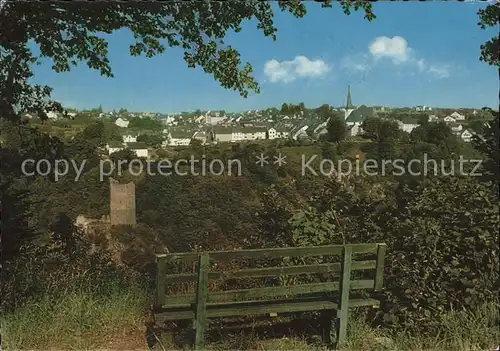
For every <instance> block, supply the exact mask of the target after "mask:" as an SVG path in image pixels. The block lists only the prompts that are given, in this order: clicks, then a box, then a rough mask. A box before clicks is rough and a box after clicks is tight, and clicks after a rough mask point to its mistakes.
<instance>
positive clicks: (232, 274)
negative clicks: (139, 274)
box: [167, 260, 377, 283]
mask: <svg viewBox="0 0 500 351" xmlns="http://www.w3.org/2000/svg"><path fill="white" fill-rule="evenodd" d="M376 265H377V261H375V260H367V261H353V262H352V270H365V269H375V268H376ZM340 268H341V267H340V263H322V264H315V265H299V266H289V267H269V268H251V269H240V270H233V271H226V272H209V273H208V279H211V280H217V279H219V280H222V279H235V278H263V277H277V276H280V275H300V274H326V273H340ZM196 279H198V277H197V275H196V274H194V273H182V274H167V281H168V282H169V283H173V282H176V283H178V282H194V281H196Z"/></svg>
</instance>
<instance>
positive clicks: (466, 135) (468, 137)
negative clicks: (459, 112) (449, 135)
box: [460, 129, 474, 143]
mask: <svg viewBox="0 0 500 351" xmlns="http://www.w3.org/2000/svg"><path fill="white" fill-rule="evenodd" d="M473 135H474V134H473V133H472V132H471V131H470V130H468V129H466V130H464V131H462V132H461V134H460V138H461V139H462V140H463V141H465V142H466V143H468V142H470V141H471V140H472V136H473Z"/></svg>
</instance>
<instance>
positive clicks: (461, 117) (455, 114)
mask: <svg viewBox="0 0 500 351" xmlns="http://www.w3.org/2000/svg"><path fill="white" fill-rule="evenodd" d="M450 117H453V118H454V119H455V121H465V116H464V115H462V114H460V113H458V112H457V111H455V112H453V113H452V114H451V115H450Z"/></svg>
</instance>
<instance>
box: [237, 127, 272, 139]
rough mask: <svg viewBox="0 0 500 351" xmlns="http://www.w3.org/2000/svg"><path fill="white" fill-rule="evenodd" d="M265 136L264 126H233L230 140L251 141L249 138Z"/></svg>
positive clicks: (264, 137) (265, 129) (262, 137)
mask: <svg viewBox="0 0 500 351" xmlns="http://www.w3.org/2000/svg"><path fill="white" fill-rule="evenodd" d="M266 136H267V128H266V127H247V128H240V127H233V128H232V133H231V139H232V140H231V141H232V142H238V141H251V140H264V139H266Z"/></svg>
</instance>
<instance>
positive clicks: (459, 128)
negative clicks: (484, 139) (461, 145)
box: [450, 123, 464, 134]
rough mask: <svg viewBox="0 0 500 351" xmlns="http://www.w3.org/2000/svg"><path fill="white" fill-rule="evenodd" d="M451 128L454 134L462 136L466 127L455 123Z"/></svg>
mask: <svg viewBox="0 0 500 351" xmlns="http://www.w3.org/2000/svg"><path fill="white" fill-rule="evenodd" d="M450 128H451V131H452V132H453V133H456V134H460V133H461V132H462V130H463V129H464V127H463V126H462V125H461V124H458V123H454V124H452V125H450Z"/></svg>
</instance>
